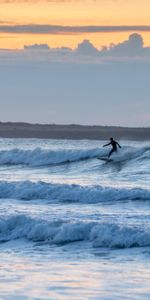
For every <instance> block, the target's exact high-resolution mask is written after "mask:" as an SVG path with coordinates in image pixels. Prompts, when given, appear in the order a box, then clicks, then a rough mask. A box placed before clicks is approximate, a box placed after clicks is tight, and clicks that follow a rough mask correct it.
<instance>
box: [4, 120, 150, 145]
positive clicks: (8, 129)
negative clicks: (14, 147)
mask: <svg viewBox="0 0 150 300" xmlns="http://www.w3.org/2000/svg"><path fill="white" fill-rule="evenodd" d="M0 137H1V138H40V139H78V140H80V139H91V140H107V139H109V138H110V137H114V138H116V139H124V140H137V141H144V140H145V141H148V140H150V127H148V128H136V127H134V128H132V127H119V126H87V125H55V124H49V125H48V124H30V123H21V122H18V123H13V122H6V123H4V122H0Z"/></svg>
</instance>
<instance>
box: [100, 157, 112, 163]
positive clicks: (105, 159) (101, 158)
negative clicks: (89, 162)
mask: <svg viewBox="0 0 150 300" xmlns="http://www.w3.org/2000/svg"><path fill="white" fill-rule="evenodd" d="M97 159H100V160H103V161H106V162H111V161H113V159H111V158H108V157H97Z"/></svg>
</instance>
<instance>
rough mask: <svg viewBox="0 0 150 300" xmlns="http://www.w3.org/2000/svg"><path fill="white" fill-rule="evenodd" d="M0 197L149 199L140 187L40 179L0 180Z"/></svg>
mask: <svg viewBox="0 0 150 300" xmlns="http://www.w3.org/2000/svg"><path fill="white" fill-rule="evenodd" d="M0 198H1V199H6V198H7V199H20V200H28V201H29V200H41V199H42V200H48V201H50V202H53V201H54V202H57V201H58V202H81V203H98V202H101V201H119V200H150V190H148V189H142V188H115V187H104V186H100V185H95V186H81V185H76V184H52V183H45V182H42V181H39V182H32V181H20V182H8V181H0Z"/></svg>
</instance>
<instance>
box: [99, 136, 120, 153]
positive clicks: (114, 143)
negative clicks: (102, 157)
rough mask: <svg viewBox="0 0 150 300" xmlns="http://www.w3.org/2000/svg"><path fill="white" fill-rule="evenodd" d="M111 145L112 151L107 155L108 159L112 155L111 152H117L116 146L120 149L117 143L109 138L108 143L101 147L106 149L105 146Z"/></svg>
mask: <svg viewBox="0 0 150 300" xmlns="http://www.w3.org/2000/svg"><path fill="white" fill-rule="evenodd" d="M109 145H111V146H112V149H111V150H110V152H109V154H108V157H110V156H111V155H112V153H113V152H117V146H118V147H119V148H121V146H120V145H119V143H118V142H116V141H115V140H114V139H113V138H110V143H108V144H106V145H104V146H103V147H106V146H109Z"/></svg>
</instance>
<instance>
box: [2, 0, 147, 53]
mask: <svg viewBox="0 0 150 300" xmlns="http://www.w3.org/2000/svg"><path fill="white" fill-rule="evenodd" d="M149 12H150V0H143V1H141V0H70V1H69V0H47V1H46V0H0V48H8V49H20V48H23V46H24V45H29V44H35V43H38V44H42V43H46V44H48V45H49V46H50V47H53V48H54V47H62V46H66V47H71V48H75V47H76V46H77V44H78V43H80V42H81V41H82V40H83V39H89V40H90V41H91V42H92V43H93V44H94V45H95V46H96V47H97V48H100V47H101V46H103V45H109V44H110V43H118V42H121V41H123V40H125V39H127V38H128V36H129V34H131V33H132V32H138V33H140V34H141V35H142V36H143V39H144V45H145V46H150V13H149ZM42 25H44V26H49V25H50V30H49V28H48V29H45V27H44V29H43V28H42ZM54 25H56V26H59V27H60V30H59V28H56V29H55V28H54V27H53V26H54ZM33 26H35V29H34V30H33ZM62 26H67V28H65V29H63V27H62ZM81 26H82V28H78V27H81ZM87 26H89V27H88V28H89V29H88V28H87ZM91 26H95V27H96V30H95V28H94V29H92V30H91ZM103 26H107V30H103ZM112 26H115V30H114V27H113V28H112ZM127 26H129V28H127ZM132 26H135V28H132ZM146 26H147V27H146ZM97 27H98V29H97ZM122 27H123V28H122ZM41 28H42V29H41ZM68 28H69V30H68ZM41 31H42V32H41ZM91 31H92V32H91ZM106 31H107V32H106Z"/></svg>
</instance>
